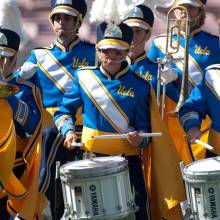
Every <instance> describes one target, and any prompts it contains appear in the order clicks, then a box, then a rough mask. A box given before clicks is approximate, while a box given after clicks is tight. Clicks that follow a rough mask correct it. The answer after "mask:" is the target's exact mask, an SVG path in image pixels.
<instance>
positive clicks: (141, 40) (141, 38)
mask: <svg viewBox="0 0 220 220" xmlns="http://www.w3.org/2000/svg"><path fill="white" fill-rule="evenodd" d="M132 29H133V41H132V47H134V48H135V47H136V46H139V45H141V44H143V46H144V45H145V42H146V41H147V40H148V39H149V38H150V31H148V30H144V29H142V28H139V27H132Z"/></svg>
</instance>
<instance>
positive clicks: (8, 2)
mask: <svg viewBox="0 0 220 220" xmlns="http://www.w3.org/2000/svg"><path fill="white" fill-rule="evenodd" d="M0 27H1V28H5V29H9V30H12V31H14V32H16V33H17V34H18V35H19V37H20V39H21V43H22V44H26V43H27V42H28V41H29V36H28V34H27V32H26V31H25V29H24V26H23V23H22V18H21V12H20V10H19V8H18V6H17V3H16V1H15V0H0Z"/></svg>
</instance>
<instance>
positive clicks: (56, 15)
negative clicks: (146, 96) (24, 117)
mask: <svg viewBox="0 0 220 220" xmlns="http://www.w3.org/2000/svg"><path fill="white" fill-rule="evenodd" d="M86 11H87V6H86V2H85V1H84V0H62V1H60V0H52V1H51V8H50V11H49V17H50V21H51V24H52V26H53V28H54V29H56V28H55V26H56V25H57V26H59V27H60V28H61V29H62V32H64V34H63V35H64V36H66V35H68V37H63V35H62V36H61V35H59V33H60V32H59V31H58V32H59V33H58V32H56V30H55V34H56V37H57V40H56V41H55V42H54V43H53V44H52V45H50V46H49V47H43V48H36V49H34V50H33V51H32V53H31V56H30V57H29V58H28V60H27V61H26V64H24V66H23V67H25V65H27V66H30V67H33V68H32V69H33V70H34V72H32V77H31V78H30V77H29V78H30V79H29V80H30V81H31V82H33V83H34V84H35V85H37V86H38V87H39V89H40V91H41V95H42V99H43V107H44V112H43V127H44V128H45V129H44V133H43V147H42V160H41V170H40V178H39V185H40V186H39V188H40V191H41V192H42V193H43V194H45V195H46V196H47V198H48V200H50V207H51V211H52V215H53V217H54V218H61V217H62V215H63V210H64V207H63V200H62V192H61V188H60V193H59V195H58V196H59V197H60V199H58V203H59V204H58V203H57V202H55V198H54V191H55V184H54V182H53V181H51V180H54V179H55V177H54V176H55V161H60V162H61V164H64V163H66V161H73V160H75V157H77V159H79V158H80V156H79V157H78V154H77V153H78V151H79V150H76V151H74V152H72V154H70V152H69V150H67V149H66V148H64V147H63V145H62V143H63V140H62V138H59V137H60V136H58V138H59V142H57V141H58V139H56V137H57V135H58V131H57V129H56V127H55V126H54V123H53V120H52V117H53V113H54V111H55V110H56V109H57V108H58V106H59V103H60V102H61V100H62V98H63V95H64V93H65V92H66V91H67V90H68V89H70V88H71V87H72V86H73V81H74V75H75V71H76V70H77V69H78V68H80V67H84V66H92V65H95V60H96V56H95V54H96V50H95V46H94V45H93V44H91V43H88V42H85V41H82V40H80V38H79V37H78V30H79V28H80V26H81V24H82V22H83V18H84V16H85V14H86ZM61 20H62V22H61ZM57 26H56V27H57ZM70 41H71V42H70ZM61 42H63V43H62V44H61ZM64 45H65V46H64ZM67 45H68V46H67ZM27 69H28V68H27ZM30 69H31V68H30ZM20 73H22V68H21V72H20ZM21 75H22V74H21ZM77 118H78V120H79V121H78V122H77V124H80V125H81V123H82V122H81V114H80V111H79V115H78V116H77ZM55 205H56V207H58V206H59V213H58V212H56V211H55V210H54V209H55ZM55 213H56V214H57V216H54V215H55Z"/></svg>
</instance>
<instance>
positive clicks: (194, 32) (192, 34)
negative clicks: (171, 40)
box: [190, 27, 202, 37]
mask: <svg viewBox="0 0 220 220" xmlns="http://www.w3.org/2000/svg"><path fill="white" fill-rule="evenodd" d="M201 31H202V29H201V27H199V28H196V29H195V30H193V31H192V32H191V33H190V37H193V36H194V35H196V34H198V33H199V32H201Z"/></svg>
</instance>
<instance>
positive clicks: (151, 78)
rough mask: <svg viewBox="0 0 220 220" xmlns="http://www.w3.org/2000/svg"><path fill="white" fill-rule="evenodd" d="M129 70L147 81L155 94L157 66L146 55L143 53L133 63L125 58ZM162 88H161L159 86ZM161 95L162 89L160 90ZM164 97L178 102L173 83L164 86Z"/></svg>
mask: <svg viewBox="0 0 220 220" xmlns="http://www.w3.org/2000/svg"><path fill="white" fill-rule="evenodd" d="M127 60H128V62H129V64H130V68H131V70H132V71H134V73H135V74H136V75H137V76H139V77H141V78H143V79H144V80H146V81H148V82H149V83H150V84H151V86H152V87H153V89H154V91H155V93H156V92H157V74H158V64H157V63H153V62H152V61H151V60H150V59H149V58H148V57H147V54H146V53H144V54H142V55H141V56H139V57H137V59H136V60H135V61H134V63H131V60H130V58H129V57H128V58H127ZM161 87H162V86H161ZM160 92H161V93H162V88H161V89H160ZM166 95H167V96H168V97H170V98H171V99H172V100H175V101H177V100H178V97H179V95H178V91H177V89H176V87H175V85H174V83H172V82H171V83H168V85H167V86H166Z"/></svg>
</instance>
